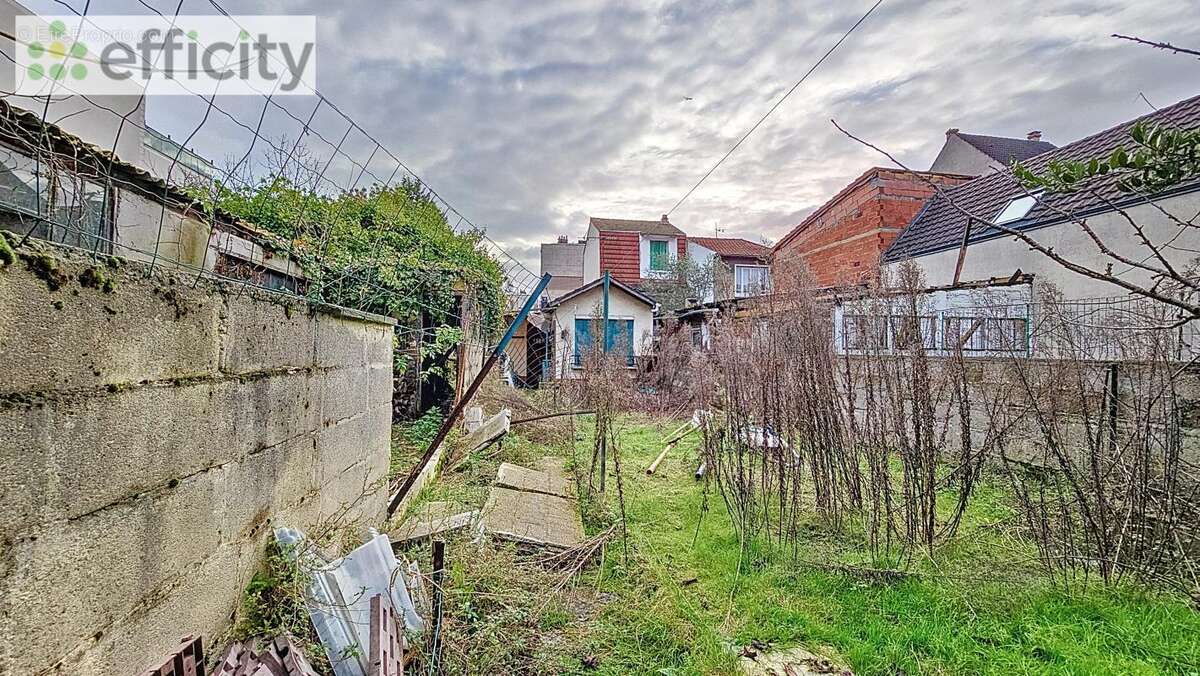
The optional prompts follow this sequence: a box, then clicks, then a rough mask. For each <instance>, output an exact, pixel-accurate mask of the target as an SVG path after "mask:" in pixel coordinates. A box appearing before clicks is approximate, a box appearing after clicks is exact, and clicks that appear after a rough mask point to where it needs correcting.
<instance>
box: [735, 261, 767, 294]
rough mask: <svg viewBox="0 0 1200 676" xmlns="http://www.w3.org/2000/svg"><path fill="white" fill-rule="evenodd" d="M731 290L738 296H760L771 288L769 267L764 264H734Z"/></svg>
mask: <svg viewBox="0 0 1200 676" xmlns="http://www.w3.org/2000/svg"><path fill="white" fill-rule="evenodd" d="M733 287H734V288H733V292H734V295H736V296H737V297H739V298H742V297H745V296H761V295H762V294H764V293H767V292H768V291H770V290H771V268H769V267H767V266H765V265H736V266H734V285H733Z"/></svg>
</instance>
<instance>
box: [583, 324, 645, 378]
mask: <svg viewBox="0 0 1200 676" xmlns="http://www.w3.org/2000/svg"><path fill="white" fill-rule="evenodd" d="M602 324H603V320H600V319H593V318H590V317H576V318H575V350H574V352H573V354H572V355H571V365H572V366H574V367H575V368H579V367H581V366H583V360H584V358H585V357H586V356H587V354H588V352H590V351H591V350H594V349H596V348H595V344H596V339H595V337H596V334H598V333H600V326H601V325H602ZM604 342H605V348H606V350H605V351H606V352H609V353H617V354H620V353H622V352H623V353H625V363H626V365H627V366H633V365H634V363H635V359H634V354H633V320H632V319H609V320H608V335H607V336H605V341H604Z"/></svg>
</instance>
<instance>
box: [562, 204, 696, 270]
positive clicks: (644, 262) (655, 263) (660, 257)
mask: <svg viewBox="0 0 1200 676" xmlns="http://www.w3.org/2000/svg"><path fill="white" fill-rule="evenodd" d="M686 254H687V234H685V233H684V232H683V231H682V230H680V229H679V228H677V227H675V226H674V225H672V224H671V221H670V219H668V218H667V215H666V214H663V216H662V218H660V219H659V220H657V221H640V220H632V219H625V218H595V217H593V218H591V219H589V221H588V233H587V240H586V244H585V246H584V249H583V283H584V284H587V283H589V282H594V281H596V280H597V279H600V278H601V277H602V276H603V275H604V273H605V272H608V273H610V274H611V275H612V278H613V279H617V280H620V281H621V282H624V283H625V284H628V285H630V286H634V287H636V286H638V285H639V284H641V283H642V281H643V280H645V279H653V278H656V277H666V276H668V275H669V274H670V272H671V267H672V265H673V264H674V262H675V261H676V260H678V259H679V258H682V257H683V256H684V255H686Z"/></svg>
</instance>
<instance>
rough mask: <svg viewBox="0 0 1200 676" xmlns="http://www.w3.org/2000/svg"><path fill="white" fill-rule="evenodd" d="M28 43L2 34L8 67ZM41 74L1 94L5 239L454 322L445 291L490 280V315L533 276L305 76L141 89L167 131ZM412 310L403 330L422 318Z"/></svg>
mask: <svg viewBox="0 0 1200 676" xmlns="http://www.w3.org/2000/svg"><path fill="white" fill-rule="evenodd" d="M43 4H46V5H48V6H49V7H50V8H52V9H53V10H54V11H57V12H58V13H61V14H73V15H76V16H78V17H79V19H80V26H81V30H82V27H83V26H87V25H90V26H93V27H95V25H96V24H95V23H94V22H92V21H91V19H92V18H93V15H92V14H89V10H90V11H92V12H93V13H94V12H95V11H96V8H94V7H92V4H91V3H74V4H73V3H69V2H62V1H56V2H53V3H43ZM138 4H139V7H140V10H141V11H143V12H144V13H145V14H146V16H147V17H149V18H152V19H157V20H160V21H161V22H162V23H163V26H164V28H170V27H173V26H175V25H176V23H177V22H178V21H179V19H180V17H181V16H184V15H187V14H189V13H191V14H196V13H208V14H216V15H221V16H224V17H226V18H227V19H228V20H229V21H230V22H231V23H232V24H233V25H234V26H236V25H238V24H237V17H235V16H232V15H230V13H229V12H227V11H226V10H225V8H224V7H223V6H222V5H221V4H220V3H219V2H215V1H213V0H203V1H201V0H192V1H188V0H184V1H181V2H178V3H172V5H171V6H170V7H167V8H165V9H164V8H160V7H156V6H155V5H154V4H151V3H149V2H144V1H141V2H139V3H138ZM77 5H79V6H77ZM64 39H69V36H68V38H64ZM26 48H30V45H25V44H23V43H22V41H21V40H20V39H19V38H18V36H16V35H10V34H6V33H5V34H3V35H0V53H3V55H4V57H5V58H6V59H7V60H8V61H11V62H12V63H13V64H15V63H16V60H15V58H14V55H15V54H16V52H17V50H21V49H26ZM68 51H69V50H68ZM141 65H143V66H144V67H145V68H148V69H151V70H153V71H154V72H156V73H157V72H159V70H160V69H159V64H157V63H153V62H150V63H144V64H141ZM48 84H49V88H48V89H47V91H46V94H45V96H17V95H16V92H15V91H6V92H3V99H0V227H3V228H4V229H6V230H8V231H10V232H11V233H13V234H15V236H16V241H17V242H18V243H20V242H22V241H25V240H27V239H28V238H31V237H36V238H40V239H44V240H48V241H52V242H55V243H57V244H60V245H65V246H70V247H74V248H78V249H83V250H86V251H89V252H91V253H92V254H93V255H97V256H100V255H118V256H123V257H127V258H132V259H135V260H140V261H143V262H145V263H147V264H148V265H149V266H150V268H151V269H155V268H158V267H160V266H167V267H169V268H171V269H172V270H175V271H178V272H179V274H181V275H195V276H196V277H197V278H199V277H213V278H218V279H221V280H224V281H227V282H233V283H237V284H243V285H251V286H256V287H261V288H264V289H268V290H271V291H275V292H278V293H286V294H293V295H298V296H304V297H306V298H308V299H310V300H314V301H318V302H323V303H331V304H335V305H340V306H344V307H350V308H353V309H357V310H363V311H368V312H375V313H380V314H386V315H391V316H397V317H405V316H418V317H419V316H421V315H426V316H429V317H433V318H435V321H434V323H435V324H437V323H445V324H449V325H454V326H457V325H461V323H462V317H461V310H460V309H459V307H458V306H457V305H456V303H455V301H454V298H455V297H456V296H457V297H462V296H463V295H464V294H471V293H475V294H483V295H485V296H486V295H488V294H490V295H491V298H492V300H493V301H494V302H492V303H491V305H494V306H495V307H494V308H493V310H492V312H491V315H492V316H491V317H490V318H489V319H490V320H491V323H493V324H496V323H498V321H499V318H500V317H502V314H503V312H504V310H505V306H506V305H511V304H512V302H513V301H512V300H509V299H515V298H520V297H523V296H524V295H527V294H528V293H529V292H530V291H531V290H532V289H533V288H534V286H535V285H536V282H537V279H538V277H537V275H535V274H534V273H533V272H532V271H531V270H529V269H528V268H527V267H526V266H525V265H524V264H523V263H522V262H521V261H520V260H518V259H516V258H515V257H513V256H511V255H509V254H508V253H507V252H506V251H505V250H504V249H503V248H502V247H501V246H500V245H499V244H498V243H497V242H496V241H494V240H493V239H492V238H491V237H490V236H489V235H488V234H487V232H486V229H485V228H484V227H482V226H481V225H479V224H477V223H475V222H474V221H472V220H471V219H470V218H468V216H466V215H465V214H464V213H463V212H462V211H461V210H460V209H459V208H457V207H456V206H455V205H453V204H451V203H450V202H449V201H448V200H447V199H446V198H445V197H443V195H442V194H440V193H439V192H438V191H437V190H435V189H434V188H433V187H432V186H430V185H429V184H428V183H427V182H426V181H425V180H424V179H423V178H422V177H421V176H419V175H418V174H417V173H416V172H415V171H413V170H412V169H411V168H410V166H409V165H408V164H406V163H405V162H404V161H402V160H401V159H400V158H399V155H398V154H397V153H396V152H394V151H393V150H391V149H390V148H389V147H388V146H387V144H385V143H384V142H383V141H382V140H381V139H380V138H379V137H377V136H375V135H374V134H373V133H372V132H371V131H369V130H368V129H367V128H366V127H365V125H362V124H360V123H359V122H357V121H356V120H355V119H354V118H352V117H351V116H350V115H349V114H347V113H346V112H345V110H344V109H343V108H342V107H340V106H339V105H338V104H337V103H335V102H334V101H332V100H330V99H329V98H327V97H326V96H325V95H324V94H322V93H321V92H320V91H319V90H317V89H316V88H315V87H314V88H313V92H314V93H313V95H312V96H303V97H294V96H293V97H285V96H278V95H277V92H273V91H263V92H261V93H259V94H258V95H255V96H237V97H222V96H220V95H219V91H218V92H216V93H214V94H212V95H202V94H200V93H192V94H191V95H188V96H182V97H180V96H176V97H169V99H170V100H168V101H162V102H160V101H159V100H158V99H155V100H154V103H155V106H156V107H160V108H161V109H162V110H163V111H165V112H166V115H165V116H164V119H165V120H168V121H169V124H170V126H171V128H172V129H173V130H175V131H176V132H179V131H182V132H183V133H182V134H178V133H177V134H176V135H174V136H172V135H169V134H165V133H162V132H160V131H158V130H157V129H155V128H154V127H152V126H150V124H149V123H148V122H147V117H148V115H147V97H146V96H145V94H144V93H143V94H141V95H136V94H132V95H129V96H94V95H88V94H85V93H81V92H80V91H77V90H75V89H73V84H74V83H73V82H72V81H71V80H70V78H62V79H57V78H55V79H54V81H53V82H50V83H48ZM149 117H153V116H149ZM85 118H86V121H87V122H86V124H82V123H81V122H80V120H84V119H85ZM64 127H71V128H73V129H74V130H75V131H76V132H80V134H81V135H83V136H86V137H87V138H81V137H80V136H77V135H75V134H72V133H68V132H67V131H64ZM81 130H83V131H81ZM84 132H86V133H84ZM197 149H207V152H202V151H198V150H197ZM206 155H207V157H206ZM218 155H220V156H221V157H220V158H218V157H217V156H218ZM416 324H417V326H416V328H414V329H411V330H413V331H417V332H421V333H425V332H430V331H433V330H434V329H433V328H430V327H427V326H425V325H424V323H423V322H416ZM466 340H480V341H482V340H484V337H483V335H482V334H481V335H480V336H476V337H471V336H468V337H466Z"/></svg>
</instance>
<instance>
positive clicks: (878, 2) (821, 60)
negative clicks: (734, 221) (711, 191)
mask: <svg viewBox="0 0 1200 676" xmlns="http://www.w3.org/2000/svg"><path fill="white" fill-rule="evenodd" d="M882 4H883V0H876V2H875V4H874V5H871V9H868V10H867V12H866V14H863V15H862V16H861V17H859V19H858V21H855V22H854V25H853V26H851V27H850V29H849V30H847V31H846V32H845V33H843V34H842V37H841V38H839V39H838V41H837V42H835V43H833V46H832V47H830V48H829V51H827V52H825V53H824V54H823V55H822V56H821V58H819V59H817V62H816V63H814V64H813V65H812V67H810V68H809V69H808V71H807V72H805V73H804V75H803V76H802V77H801V78H800V79H799V80H796V84H794V85H792V88H791V89H789V90H787V93H785V94H784V95H783V96H782V97H780V99H779V100H778V101H776V102H775V105H773V106H771V109H770V110H768V111H767V112H766V114H765V115H763V116H762V117H761V118H759V119H758V122H755V123H754V126H752V127H750V129H749V130H748V131H747V132H746V133H745V134H742V137H741V138H740V139H738V142H737V143H735V144H733V147H732V148H730V149H729V151H728V152H726V153H725V154H724V155H723V156H722V157H721V159H719V160H717V163H716V164H714V165H713V167H712V169H709V170H708V172H707V173H705V174H704V175H703V176H701V177H700V180H699V181H696V185H694V186H692V188H691V189H690V190H688V191H687V193H685V194H684V196H683V197H680V198H679V201H678V202H676V203H675V206H673V207H671V208H670V209H669V210H668V211H667V215H670V214H672V213H674V212H675V210H676V209H678V208H679V205H681V204H683V203H684V202H685V201H687V198H689V197H691V196H692V193H694V192H696V188H699V187H700V186H701V185H703V184H704V182H705V181H706V180H708V177H709V176H712V175H713V172H714V171H716V170H717V168H718V167H720V166H721V165H722V164H723V163H724V162H725V160H727V159H729V156H730V155H732V154H733V152H734V151H735V150H737V149H738V146H740V145H742V143H743V142H744V141H745V140H746V139H748V138H750V135H751V134H753V133H754V131H755V130H756V129H758V128H759V126H761V125H762V123H763V122H766V121H767V118H768V117H770V116H771V114H772V113H774V112H775V109H776V108H778V107H779V106H781V105H783V102H784V101H786V100H787V99H788V97H789V96H791V95H792V92H795V91H796V90H797V89H799V88H800V85H802V84H804V81H805V80H807V79H808V76H809V75H812V74H813V72H814V71H815V70H816V69H817V68H819V67H820V66H821V64H822V63H825V59H828V58H829V56H830V55H831V54H833V53H834V51H836V50H837V48H838V47H839V46H840V45H841V44H842V43H843V42H845V41H846V38H848V37H850V34H851V33H853V32H854V31H855V30H856V29H857V28H858V27H859V26H861V25H862V23H863V22H864V21H866V20H867V17H869V16H871V13H872V12H874V11H875V9H876V8H878V7H879V6H880V5H882Z"/></svg>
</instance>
